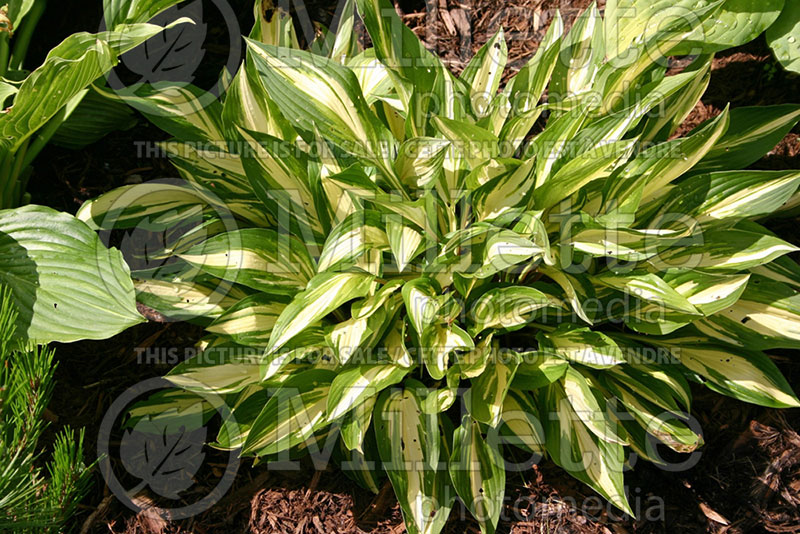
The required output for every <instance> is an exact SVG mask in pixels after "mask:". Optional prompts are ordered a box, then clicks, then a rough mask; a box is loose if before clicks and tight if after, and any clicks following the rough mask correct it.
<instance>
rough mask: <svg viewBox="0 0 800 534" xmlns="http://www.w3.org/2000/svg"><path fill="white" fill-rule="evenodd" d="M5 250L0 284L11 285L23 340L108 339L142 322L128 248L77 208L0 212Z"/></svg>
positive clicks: (1, 242)
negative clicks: (105, 237) (109, 244)
mask: <svg viewBox="0 0 800 534" xmlns="http://www.w3.org/2000/svg"><path fill="white" fill-rule="evenodd" d="M0 251H2V254H0V283H2V284H3V285H5V286H8V287H9V288H10V289H11V293H12V295H13V300H14V305H15V307H16V309H17V310H18V311H19V316H18V318H17V335H19V336H20V337H22V338H24V339H30V340H32V341H36V342H38V343H46V342H48V341H75V340H78V339H104V338H107V337H111V336H113V335H114V334H117V333H118V332H120V331H122V330H124V329H125V328H128V327H129V326H133V325H135V324H137V323H140V322H142V321H144V318H143V317H142V316H141V315H139V313H138V312H137V311H136V302H135V298H134V291H133V284H132V283H131V279H130V271H129V269H128V266H127V265H126V264H125V262H124V261H123V259H122V255H121V254H120V253H119V251H118V250H116V249H107V248H106V247H105V245H103V243H102V242H101V241H100V238H99V237H98V236H97V235H96V234H95V233H94V232H93V231H92V230H91V229H90V228H89V227H88V226H86V225H85V224H84V223H82V222H81V221H79V220H77V219H75V218H74V217H72V216H71V215H67V214H65V213H58V212H56V211H54V210H52V209H50V208H44V207H40V206H27V207H24V208H18V209H15V210H2V211H0Z"/></svg>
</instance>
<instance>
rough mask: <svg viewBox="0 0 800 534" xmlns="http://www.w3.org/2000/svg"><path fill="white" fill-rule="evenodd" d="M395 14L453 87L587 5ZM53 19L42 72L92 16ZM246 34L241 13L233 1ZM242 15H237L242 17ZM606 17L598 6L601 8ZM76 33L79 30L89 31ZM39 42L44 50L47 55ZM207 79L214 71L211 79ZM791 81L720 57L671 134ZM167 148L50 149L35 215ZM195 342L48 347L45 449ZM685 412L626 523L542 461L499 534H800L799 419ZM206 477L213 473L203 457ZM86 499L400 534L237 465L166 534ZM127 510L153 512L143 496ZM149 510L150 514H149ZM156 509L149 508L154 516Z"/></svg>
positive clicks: (799, 157)
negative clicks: (481, 54)
mask: <svg viewBox="0 0 800 534" xmlns="http://www.w3.org/2000/svg"><path fill="white" fill-rule="evenodd" d="M427 2H428V4H429V6H430V7H431V8H433V9H431V10H430V11H429V12H426V11H425V2H423V1H422V0H406V1H404V2H402V3H401V4H402V5H401V6H399V7H398V11H400V12H401V13H402V15H403V19H404V21H405V22H406V23H407V24H408V25H409V26H411V27H412V28H413V29H414V31H415V33H417V35H418V36H420V38H422V39H423V40H424V42H425V43H426V45H427V46H428V47H429V48H430V49H431V50H433V51H435V52H437V53H438V54H440V55H441V56H442V57H443V58H444V59H445V60H446V62H447V63H448V65H449V66H450V67H451V68H452V69H453V70H454V71H456V72H459V71H460V70H461V69H463V67H464V66H465V64H466V62H467V61H468V60H469V57H471V55H472V54H473V53H474V52H475V50H477V48H478V47H479V46H480V45H482V44H483V43H484V42H486V41H487V40H488V39H489V38H490V37H491V36H492V35H493V33H494V32H495V31H496V30H497V28H499V27H500V26H502V27H503V28H504V29H505V30H506V33H507V35H508V36H509V43H508V44H509V64H510V70H509V72H514V71H515V70H516V69H518V68H519V67H520V66H521V65H523V64H524V62H525V61H526V60H527V58H529V57H530V56H531V55H532V54H533V53H534V52H535V50H536V47H537V46H538V43H539V41H540V39H541V38H542V36H543V35H544V31H545V30H546V28H547V24H548V23H549V21H550V19H551V17H552V9H554V8H561V9H562V12H563V13H565V18H566V20H567V23H568V24H569V23H571V22H572V21H573V20H574V18H575V16H576V14H577V13H578V12H579V11H580V10H581V9H582V8H584V7H585V6H586V5H588V4H589V1H588V0H574V1H568V0H560V1H559V0H516V1H510V0H508V1H506V0H462V1H461V2H456V1H454V0H427ZM65 4H67V6H66V7H65V8H64V9H63V11H62V13H63V12H68V13H70V15H71V16H70V17H64V16H62V14H61V13H58V12H54V11H53V10H51V11H50V12H48V13H47V15H46V16H45V19H44V20H43V22H42V25H43V28H45V33H43V34H44V35H48V36H52V42H50V41H51V40H50V39H45V40H42V41H40V42H39V43H37V44H35V45H34V49H33V50H32V57H33V58H38V59H39V60H40V59H41V58H43V57H44V54H45V53H46V50H47V49H48V48H49V47H50V46H52V45H53V44H55V43H56V42H57V41H58V40H60V39H61V38H63V37H64V36H66V35H67V34H69V33H71V32H74V31H80V30H89V31H93V30H94V29H96V27H92V25H93V24H94V21H96V20H99V11H100V10H99V9H97V8H96V7H92V6H87V4H90V2H85V1H84V0H82V1H78V0H73V1H70V2H65ZM232 4H237V5H236V6H235V7H236V9H237V10H238V11H237V12H238V13H240V14H242V20H243V22H242V24H243V27H246V26H245V25H247V24H249V22H247V21H246V19H247V16H248V14H249V13H250V7H249V6H250V5H252V2H251V1H249V0H248V1H241V2H238V3H236V2H232ZM238 4H241V5H238ZM602 4H603V2H601V5H602ZM308 5H309V12H310V13H311V16H312V18H315V20H320V21H323V22H325V23H328V22H329V21H330V19H331V16H332V9H331V8H330V7H328V6H318V5H316V4H315V3H311V4H308ZM87 21H88V22H87ZM43 41H48V42H43ZM217 72H218V71H217ZM798 85H800V77H797V76H795V75H791V74H788V73H786V72H784V71H783V70H782V69H781V68H780V66H779V65H778V64H777V63H776V62H775V61H774V59H773V57H772V55H771V52H770V50H769V49H768V48H767V47H766V43H765V42H764V40H763V38H761V39H758V40H756V41H755V42H753V43H751V44H749V45H747V46H745V47H742V48H739V49H734V50H730V51H728V52H725V53H723V54H721V55H720V56H719V57H718V58H717V59H716V60H715V61H714V65H713V72H712V78H711V85H710V87H709V90H708V91H707V93H706V95H705V96H704V98H703V101H702V102H701V103H700V104H698V106H697V108H696V109H695V110H694V111H693V112H692V114H691V115H690V116H689V118H688V119H687V121H686V124H685V125H684V126H683V128H682V131H684V132H685V131H689V130H690V129H691V128H693V127H694V126H696V125H698V124H700V123H701V122H703V121H705V120H707V119H708V118H711V117H713V116H715V115H716V114H717V113H719V112H720V111H721V110H722V109H723V108H724V106H725V105H726V104H727V103H728V102H730V103H731V105H732V106H748V105H764V104H778V103H797V102H800V91H799V90H798V89H800V87H798ZM798 134H800V130H798V129H795V131H793V132H792V133H791V134H789V135H788V136H787V137H786V138H785V139H784V140H783V141H782V142H781V143H780V144H779V145H778V146H777V147H776V148H775V149H774V150H773V151H772V152H770V154H769V155H767V157H765V158H764V159H763V160H761V161H759V162H758V163H756V164H755V165H754V168H763V169H786V168H800V143H799V142H798ZM164 138H165V135H164V134H163V133H162V132H160V131H159V130H158V129H157V128H155V127H154V126H151V125H149V124H148V123H147V122H146V121H145V120H144V119H142V120H140V122H139V124H138V125H137V126H136V127H135V128H133V129H131V130H129V131H126V132H115V133H113V134H111V135H109V136H108V137H106V138H105V139H103V140H101V141H100V142H98V143H96V144H94V145H92V146H90V147H87V148H86V149H84V150H80V151H71V150H66V149H62V148H59V147H55V146H51V147H48V148H47V149H46V150H45V151H44V152H43V153H42V155H41V156H40V157H39V158H38V159H37V161H36V162H35V171H34V174H33V177H32V179H31V182H30V191H31V193H32V195H33V202H35V203H40V204H46V205H49V206H52V207H54V208H56V209H59V210H64V211H68V212H75V211H76V210H77V208H78V207H79V206H80V204H81V203H82V202H84V201H85V200H87V199H89V198H91V197H94V196H96V195H97V194H99V193H101V192H103V191H107V190H109V189H112V188H114V187H117V186H120V185H123V184H125V183H137V182H139V181H142V180H144V181H147V180H150V179H155V178H161V177H171V176H174V175H175V173H174V171H173V170H172V169H171V167H170V165H169V164H168V162H167V161H166V160H165V159H163V158H161V157H158V156H152V155H149V154H147V153H140V152H139V151H138V148H137V147H138V146H139V142H142V141H153V140H162V139H164ZM793 223H794V221H790V222H788V223H786V224H782V225H778V230H777V231H779V233H780V234H781V235H782V237H784V238H786V239H789V240H791V241H794V242H797V241H798V235H797V234H796V233H795V232H796V229H795V228H793V226H794V225H793ZM201 335H202V331H201V329H200V328H199V327H197V326H194V325H191V324H186V323H179V324H171V323H168V324H159V323H148V324H143V325H140V326H138V327H135V328H132V329H130V330H129V331H127V332H125V333H123V334H120V335H118V336H116V337H114V338H112V339H109V340H106V341H91V342H81V343H73V344H69V345H59V346H57V352H56V355H57V360H58V369H57V372H56V378H57V386H56V390H55V394H54V398H53V400H52V402H51V404H50V408H49V413H50V415H51V419H52V421H53V422H52V423H51V425H50V429H49V432H50V434H51V435H52V433H53V432H55V431H57V430H58V429H59V428H62V427H63V426H65V425H70V426H72V427H82V428H85V431H86V444H87V446H86V449H87V451H86V458H87V462H90V461H92V460H93V459H94V458H95V457H96V455H95V450H94V448H95V444H96V440H97V435H98V429H99V425H100V421H101V419H102V417H103V414H104V413H105V412H106V411H107V410H108V408H109V406H110V404H111V403H112V402H113V400H114V399H116V398H117V397H118V396H119V395H120V394H121V393H122V392H123V391H124V390H125V389H126V388H128V387H129V386H131V385H133V384H136V383H138V382H139V381H141V380H143V379H146V378H150V377H155V376H162V375H163V374H165V373H166V372H167V371H168V370H169V369H170V368H171V367H172V365H173V364H172V363H146V362H142V361H141V359H140V358H139V357H138V356H137V351H136V349H137V348H147V347H172V348H175V349H177V351H178V353H180V354H182V353H183V350H184V349H187V348H190V347H191V346H192V345H193V344H194V343H195V342H196V340H197V339H199V338H200V337H201ZM777 361H778V365H779V367H780V368H781V370H782V371H783V372H784V374H785V375H786V376H787V378H788V379H789V382H790V383H792V384H800V363H798V360H797V358H796V355H795V354H792V353H787V354H785V355H784V356H781V357H779V358H778V359H777ZM694 395H695V401H694V407H693V409H694V413H693V415H694V416H695V417H696V418H697V419H698V420H699V421H700V423H701V424H702V428H703V430H704V435H705V439H706V445H705V447H704V448H703V450H702V455H701V457H700V460H699V462H698V463H697V465H696V466H694V467H693V468H692V469H689V470H687V471H682V472H667V471H662V470H660V469H658V468H656V467H654V466H652V465H651V464H648V463H645V462H640V463H639V464H637V465H636V466H635V469H633V470H632V471H631V472H630V473H628V475H627V478H626V483H627V484H628V488H629V494H630V497H631V502H632V504H633V506H634V508H635V509H637V510H638V511H639V513H638V519H636V520H634V519H631V518H620V517H619V515H617V514H618V512H617V511H615V510H614V509H613V508H611V509H609V508H608V507H607V506H606V505H605V504H604V501H602V500H601V499H599V498H598V497H597V496H596V495H594V494H593V493H592V492H591V490H589V489H587V488H586V487H585V486H584V485H582V484H580V483H578V482H577V481H575V480H573V479H572V478H570V477H569V476H568V475H566V474H565V473H564V472H563V471H562V470H560V469H558V468H556V467H555V466H553V465H552V464H551V463H549V462H543V463H542V464H541V465H538V466H533V467H532V469H531V470H530V471H528V472H526V473H524V474H518V475H514V476H511V477H509V480H508V484H507V489H506V493H507V503H506V506H505V508H504V511H503V519H502V520H501V524H500V527H499V531H500V532H514V533H531V534H533V533H544V532H548V533H603V534H610V533H614V534H623V533H669V534H673V533H715V534H721V533H730V534H749V533H758V532H770V533H792V532H800V510H798V505H800V436H798V432H800V410H788V411H776V410H770V409H765V408H760V407H757V406H751V405H746V404H743V403H740V402H737V401H734V400H732V399H729V398H726V397H721V396H719V395H716V394H714V393H712V392H709V391H707V390H704V389H700V388H697V389H695V391H694ZM209 454H210V455H211V464H212V465H214V464H213V462H214V460H215V458H216V457H215V456H214V453H213V451H210V452H209ZM207 471H208V472H206V471H201V473H200V474H199V475H198V478H197V480H196V481H195V482H196V485H197V487H198V488H199V490H198V491H203V489H205V488H206V487H209V488H210V487H212V486H213V485H214V484H215V483H216V480H217V479H218V477H219V474H218V473H216V472H215V470H214V469H210V470H207ZM94 478H95V480H94V482H95V484H94V487H93V490H92V491H91V492H90V493H89V495H88V496H87V497H86V499H85V500H84V502H83V503H82V504H81V507H80V511H79V513H78V514H77V516H76V517H75V518H74V524H73V525H72V526H73V527H75V528H76V530H78V531H81V532H85V533H97V534H99V533H128V534H133V533H148V534H150V533H158V534H165V533H176V534H177V533H197V534H205V533H238V532H242V533H244V532H249V533H255V534H261V533H278V532H286V533H295V534H305V533H317V534H328V533H331V532H341V533H347V534H350V533H357V532H366V533H370V534H384V533H387V534H400V533H401V532H403V531H404V528H403V526H402V520H401V515H400V511H399V507H398V505H397V503H396V501H395V499H394V497H393V496H392V492H391V488H390V487H389V486H388V485H387V484H384V486H383V487H382V489H381V492H380V493H379V494H378V495H377V496H375V495H373V494H371V493H369V492H367V491H364V490H361V489H359V488H358V487H356V486H355V484H353V483H351V482H350V481H349V480H348V479H347V478H345V477H344V476H342V475H341V473H338V472H336V471H332V470H326V471H316V470H315V469H314V466H313V465H308V464H304V465H303V468H302V469H301V470H300V471H295V472H271V471H267V470H266V469H265V468H263V467H252V465H251V464H250V463H249V462H244V463H243V465H242V466H241V468H240V471H239V476H238V477H237V479H236V481H235V483H234V486H233V488H232V489H231V490H230V491H229V492H228V493H227V495H226V496H225V497H224V498H223V500H222V501H221V502H220V503H218V504H217V505H216V506H215V507H213V508H212V509H211V510H209V511H208V512H206V513H204V514H201V515H199V516H196V517H194V518H192V519H189V520H185V521H178V522H170V521H166V520H164V519H162V518H161V517H160V516H159V515H158V514H157V513H155V512H153V511H152V510H151V511H150V513H140V514H138V515H134V513H133V512H131V511H130V510H128V509H127V508H125V507H124V506H123V505H122V504H120V503H119V502H118V501H117V500H116V499H115V498H114V497H113V496H112V495H111V493H110V492H109V490H108V488H107V487H106V485H105V483H104V481H103V478H102V477H101V475H100V473H99V472H98V471H97V470H95V477H94ZM138 498H139V502H148V500H149V499H151V497H149V496H148V495H146V494H141V495H140V496H139V497H138ZM152 502H153V506H154V507H157V506H158V503H157V502H156V501H155V499H152ZM155 509H157V508H155ZM468 517H469V515H468V514H466V513H465V511H464V510H463V508H459V507H456V508H455V509H454V510H453V515H452V516H451V521H450V522H449V523H448V525H447V527H446V532H448V533H459V534H463V533H465V532H469V533H477V532H479V528H478V525H477V524H476V523H475V522H474V521H473V520H471V519H467V518H468Z"/></svg>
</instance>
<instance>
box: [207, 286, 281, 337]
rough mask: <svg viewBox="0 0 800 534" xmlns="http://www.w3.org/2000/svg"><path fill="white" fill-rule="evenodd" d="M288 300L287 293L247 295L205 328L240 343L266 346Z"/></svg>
mask: <svg viewBox="0 0 800 534" xmlns="http://www.w3.org/2000/svg"><path fill="white" fill-rule="evenodd" d="M290 301H291V297H290V296H288V295H286V296H283V297H279V296H277V295H274V294H273V295H267V294H264V293H256V294H255V295H250V296H249V297H245V298H244V299H242V300H240V301H239V302H237V303H236V304H234V305H233V306H230V307H229V308H227V309H226V310H225V311H224V312H223V313H222V314H221V315H220V316H219V317H217V318H216V320H214V322H213V323H211V325H210V326H208V327H207V328H206V330H208V331H209V332H211V333H213V334H220V335H226V336H230V338H231V339H232V340H233V341H235V342H236V343H239V344H241V345H247V346H253V347H266V346H267V343H268V342H269V337H270V334H271V333H272V328H273V327H274V326H275V323H276V322H277V320H278V317H280V315H281V313H282V312H283V310H284V309H285V308H286V305H287V304H289V302H290Z"/></svg>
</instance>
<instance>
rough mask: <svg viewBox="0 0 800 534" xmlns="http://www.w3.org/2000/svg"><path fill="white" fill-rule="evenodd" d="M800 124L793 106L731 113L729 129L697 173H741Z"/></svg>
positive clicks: (751, 109)
mask: <svg viewBox="0 0 800 534" xmlns="http://www.w3.org/2000/svg"><path fill="white" fill-rule="evenodd" d="M798 120H800V108H798V106H797V105H796V104H782V105H779V106H757V107H741V108H735V109H732V110H731V111H730V126H729V127H728V131H727V132H725V135H723V136H722V138H720V140H719V141H718V142H717V143H716V145H715V146H714V148H712V149H711V150H709V152H708V154H706V155H705V157H704V158H703V159H702V160H700V162H699V163H698V164H697V167H696V168H695V169H696V170H702V171H725V170H735V169H742V168H745V167H747V166H748V165H750V164H751V163H754V162H756V161H758V160H759V158H761V157H762V156H764V155H765V154H766V153H767V152H769V151H770V150H772V149H773V148H775V145H777V144H778V143H779V142H780V140H781V139H783V138H784V137H785V136H786V134H787V133H789V131H790V130H791V129H792V127H793V126H794V125H795V124H797V121H798Z"/></svg>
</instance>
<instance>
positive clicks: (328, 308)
mask: <svg viewBox="0 0 800 534" xmlns="http://www.w3.org/2000/svg"><path fill="white" fill-rule="evenodd" d="M372 282H373V277H372V276H371V275H368V274H361V273H338V274H334V273H322V274H319V275H317V276H315V277H314V278H312V279H311V281H310V282H309V283H308V288H307V289H306V290H305V291H303V292H302V293H299V294H298V295H297V296H295V297H294V300H292V302H291V303H290V304H289V305H288V306H287V307H286V309H284V310H283V313H281V315H280V317H278V320H277V321H276V322H275V326H274V328H273V329H272V335H271V336H270V340H269V345H268V347H267V353H268V354H271V353H273V352H275V351H276V350H278V349H279V348H281V347H282V346H283V345H285V344H286V342H287V341H289V340H290V339H292V338H293V337H294V336H296V335H297V334H299V333H300V332H302V331H303V330H305V329H306V328H307V327H309V326H311V325H312V324H314V323H316V322H317V321H319V320H320V319H322V318H323V317H325V316H326V315H328V314H329V313H330V312H332V311H333V310H335V309H336V308H338V307H339V306H341V305H342V304H344V303H345V302H347V301H349V300H353V299H356V298H361V297H364V296H366V295H367V293H368V292H369V290H370V287H371V286H372Z"/></svg>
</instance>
